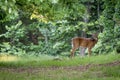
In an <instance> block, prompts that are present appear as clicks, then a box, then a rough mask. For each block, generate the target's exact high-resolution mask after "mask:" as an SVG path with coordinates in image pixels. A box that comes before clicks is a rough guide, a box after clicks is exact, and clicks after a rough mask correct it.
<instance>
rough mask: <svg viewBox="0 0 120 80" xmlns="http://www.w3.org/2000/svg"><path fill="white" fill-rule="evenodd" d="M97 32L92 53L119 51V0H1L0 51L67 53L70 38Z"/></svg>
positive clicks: (88, 35) (89, 35)
mask: <svg viewBox="0 0 120 80" xmlns="http://www.w3.org/2000/svg"><path fill="white" fill-rule="evenodd" d="M96 32H99V41H98V43H97V45H96V46H95V47H94V49H93V54H95V55H96V54H107V53H109V52H117V53H119V52H120V1H119V0H74V1H73V0H0V52H1V53H7V54H14V55H24V54H29V55H39V54H48V55H69V54H70V49H71V39H72V38H73V37H75V36H82V37H91V34H92V33H96Z"/></svg>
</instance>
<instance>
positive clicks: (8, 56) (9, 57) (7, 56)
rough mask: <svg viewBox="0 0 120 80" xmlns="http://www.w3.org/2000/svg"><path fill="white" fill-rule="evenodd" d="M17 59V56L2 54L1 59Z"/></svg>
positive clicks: (2, 60) (6, 60) (3, 60)
mask: <svg viewBox="0 0 120 80" xmlns="http://www.w3.org/2000/svg"><path fill="white" fill-rule="evenodd" d="M16 60H18V57H17V56H11V55H0V61H1V62H10V61H16Z"/></svg>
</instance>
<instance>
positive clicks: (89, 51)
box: [88, 48, 91, 56]
mask: <svg viewBox="0 0 120 80" xmlns="http://www.w3.org/2000/svg"><path fill="white" fill-rule="evenodd" d="M88 55H89V56H91V48H88Z"/></svg>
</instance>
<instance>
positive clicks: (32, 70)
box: [0, 61, 120, 73]
mask: <svg viewBox="0 0 120 80" xmlns="http://www.w3.org/2000/svg"><path fill="white" fill-rule="evenodd" d="M119 65H120V61H114V62H111V63H106V64H87V65H80V66H67V67H66V66H64V67H57V66H52V67H27V68H25V67H19V68H0V71H8V72H17V73H24V72H29V73H37V72H41V71H47V70H61V69H62V70H66V71H67V70H68V71H70V70H77V71H78V70H79V71H83V72H84V71H87V70H88V69H89V68H92V67H101V66H106V67H107V66H119Z"/></svg>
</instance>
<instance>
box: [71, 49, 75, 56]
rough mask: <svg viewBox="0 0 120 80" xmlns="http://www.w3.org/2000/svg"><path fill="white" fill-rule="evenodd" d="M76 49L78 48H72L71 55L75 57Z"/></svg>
mask: <svg viewBox="0 0 120 80" xmlns="http://www.w3.org/2000/svg"><path fill="white" fill-rule="evenodd" d="M75 50H76V48H72V50H71V55H70V56H71V57H73V56H74V52H75Z"/></svg>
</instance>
